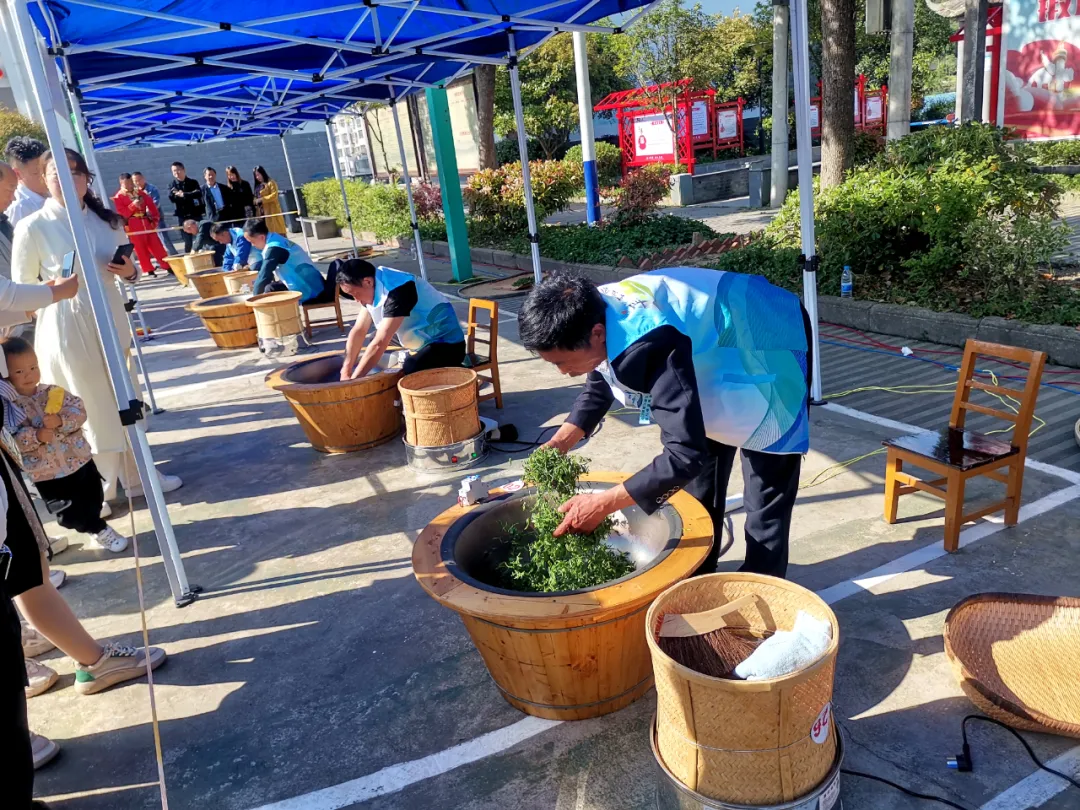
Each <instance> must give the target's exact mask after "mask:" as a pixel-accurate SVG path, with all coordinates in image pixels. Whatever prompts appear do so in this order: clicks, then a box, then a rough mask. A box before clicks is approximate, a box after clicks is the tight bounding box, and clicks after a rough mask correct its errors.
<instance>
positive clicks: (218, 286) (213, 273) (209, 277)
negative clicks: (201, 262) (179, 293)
mask: <svg viewBox="0 0 1080 810" xmlns="http://www.w3.org/2000/svg"><path fill="white" fill-rule="evenodd" d="M225 276H226V274H225V273H223V272H222V271H220V270H199V271H197V272H194V273H192V272H188V280H189V281H191V284H192V286H193V287H194V288H195V292H197V293H198V294H199V298H220V297H221V296H223V295H228V294H229V289H228V287H226V286H225Z"/></svg>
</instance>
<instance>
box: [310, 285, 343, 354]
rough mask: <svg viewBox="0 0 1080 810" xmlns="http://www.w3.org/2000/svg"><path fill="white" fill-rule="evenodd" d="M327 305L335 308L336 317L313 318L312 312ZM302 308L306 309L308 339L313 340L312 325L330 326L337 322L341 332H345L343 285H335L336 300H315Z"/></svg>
mask: <svg viewBox="0 0 1080 810" xmlns="http://www.w3.org/2000/svg"><path fill="white" fill-rule="evenodd" d="M327 307H333V308H334V317H333V318H330V317H327V318H321V319H319V320H312V318H311V312H312V310H316V309H326V308H327ZM301 309H302V310H303V311H304V335H305V336H306V337H307V339H308V340H311V332H312V327H314V326H329V325H330V324H332V323H336V324H337V328H338V329H339V330H340V331H341V334H345V320H344V319H343V318H342V317H341V287H339V286H337V285H336V284H335V285H334V300H333V301H318V302H315V301H313V302H312V303H310V304H304V305H303V306H302V307H301Z"/></svg>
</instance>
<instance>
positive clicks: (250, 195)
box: [225, 166, 255, 219]
mask: <svg viewBox="0 0 1080 810" xmlns="http://www.w3.org/2000/svg"><path fill="white" fill-rule="evenodd" d="M225 179H226V180H227V181H228V183H229V188H231V189H232V192H233V197H234V198H235V200H236V205H237V206H238V207H240V208H243V209H244V217H245V218H247V219H250V218H251V217H253V216H255V192H254V191H252V190H251V183H249V182H248V181H247V180H244V179H243V178H242V177H240V170H239V169H237V168H236V167H235V166H226V167H225Z"/></svg>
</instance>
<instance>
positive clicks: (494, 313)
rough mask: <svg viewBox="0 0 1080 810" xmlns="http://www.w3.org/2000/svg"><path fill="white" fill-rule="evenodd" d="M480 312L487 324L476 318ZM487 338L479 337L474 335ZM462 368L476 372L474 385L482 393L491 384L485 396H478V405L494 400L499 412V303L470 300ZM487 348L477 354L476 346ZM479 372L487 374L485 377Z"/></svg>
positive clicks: (500, 396) (500, 392) (500, 395)
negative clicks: (484, 314)
mask: <svg viewBox="0 0 1080 810" xmlns="http://www.w3.org/2000/svg"><path fill="white" fill-rule="evenodd" d="M480 310H486V311H487V313H488V321H487V323H480V321H479V319H478V318H477V317H476V316H477V314H478V313H479V312H480ZM478 332H479V333H480V334H483V335H486V336H487V339H486V340H485V339H484V338H483V337H478V335H477V333H478ZM465 341H466V342H465V363H464V365H465V367H466V368H471V369H472V370H473V371H475V372H476V375H477V377H478V378H479V379H478V380H477V383H478V385H479V387H480V389H481V390H483V387H484V385H485V384H490V385H491V390H490V391H488V392H487V393H486V394H485V393H481V394H480V396H479V400H480V402H484V401H485V400H488V399H494V400H495V407H496V408H499V409H500V410H501V409H502V386H500V385H499V356H498V352H499V304H498V302H497V301H488V300H487V299H485V298H470V299H469V324H468V327H467V329H466V332H465ZM477 343H479V344H481V346H482V347H486V348H485V349H484V351H483V352H479V353H478V352H477V351H476V344H477ZM481 371H487V372H488V375H487V376H486V377H485V376H484V375H483V374H481V373H480V372H481Z"/></svg>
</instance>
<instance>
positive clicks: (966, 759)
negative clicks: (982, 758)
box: [947, 714, 1080, 790]
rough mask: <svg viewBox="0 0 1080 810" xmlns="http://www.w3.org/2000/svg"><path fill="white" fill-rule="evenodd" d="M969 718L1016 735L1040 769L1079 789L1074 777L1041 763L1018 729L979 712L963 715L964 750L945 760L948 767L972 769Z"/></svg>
mask: <svg viewBox="0 0 1080 810" xmlns="http://www.w3.org/2000/svg"><path fill="white" fill-rule="evenodd" d="M971 720H979V721H980V722H983V723H989V724H990V725H992V726H998V727H1000V728H1003V729H1005V730H1006V731H1007V732H1009V733H1010V734H1012V735H1013V736H1014V737H1016V739H1018V740H1019V741H1020V744H1021V745H1022V746H1024V750H1025V751H1027V754H1028V756H1029V757H1031V761H1032V762H1034V763H1035V764H1036V765H1038V766H1039V767H1040V768H1041V769H1042V770H1044V771H1046V772H1047V773H1052V774H1053V775H1054V776H1056V777H1058V778H1060V779H1064V780H1065V781H1066V782H1068V783H1069V784H1070V785H1072V786H1073V787H1074V788H1076V789H1077V790H1080V782H1077V781H1076V780H1075V779H1073V778H1072V777H1070V776H1066V775H1065V774H1063V773H1062V772H1061V771H1056V770H1054V769H1053V768H1051V767H1050V766H1049V765H1045V764H1043V762H1042V760H1040V759H1039V758H1038V757H1037V756H1036V755H1035V752H1034V751H1033V750H1032V748H1031V746H1030V745H1029V744H1028V741H1027V740H1025V739H1024V737H1023V736H1022V735H1021V734H1020V732H1019V731H1017V730H1016V729H1015V728H1013V727H1012V726H1009V725H1006V724H1005V723H1002V722H1001V721H1000V720H995V719H994V718H993V717H984V716H983V715H981V714H969V715H968V716H967V717H965V718H964V719H963V720H962V721H961V722H960V737H961V739H962V740H963V741H964V750H963V753H962V754H957V755H956V756H954V757H949V759H948V761H947V764H948V767H950V768H952V769H953V770H957V771H962V772H968V771H972V770H974V768H975V764H974V762H973V761H972V759H971V746H970V745H969V744H968V734H967V724H968V722H969V721H971Z"/></svg>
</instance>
